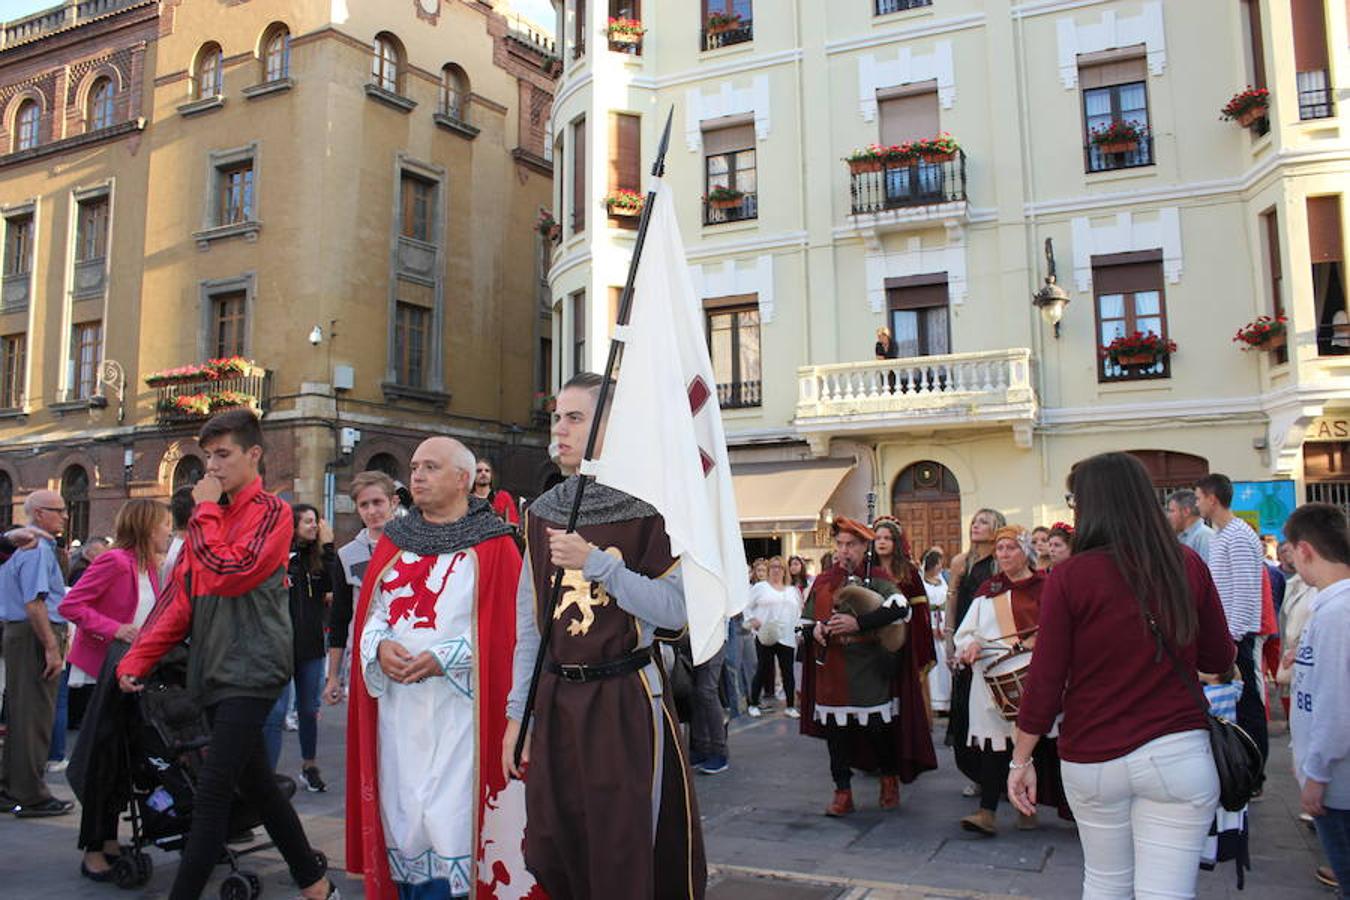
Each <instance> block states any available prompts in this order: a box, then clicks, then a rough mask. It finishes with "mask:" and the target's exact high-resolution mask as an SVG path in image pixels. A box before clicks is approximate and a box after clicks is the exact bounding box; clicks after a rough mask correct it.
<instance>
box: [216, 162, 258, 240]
mask: <svg viewBox="0 0 1350 900" xmlns="http://www.w3.org/2000/svg"><path fill="white" fill-rule="evenodd" d="M217 171H218V172H219V179H218V181H219V185H220V196H219V200H218V205H217V207H216V211H217V218H216V225H220V226H223V225H238V224H240V223H243V222H252V221H253V160H251V159H249V160H245V161H243V162H240V163H234V164H232V165H229V166H226V167H224V168H221V169H218V170H217Z"/></svg>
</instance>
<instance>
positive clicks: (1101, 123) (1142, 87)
mask: <svg viewBox="0 0 1350 900" xmlns="http://www.w3.org/2000/svg"><path fill="white" fill-rule="evenodd" d="M1147 77H1148V76H1147V69H1146V67H1145V64H1144V58H1143V57H1142V56H1137V57H1130V58H1128V59H1114V60H1111V61H1108V62H1103V63H1099V64H1096V65H1080V66H1079V69H1078V83H1079V85H1081V87H1082V89H1083V141H1084V154H1085V156H1086V160H1087V171H1088V172H1107V171H1110V170H1112V169H1129V168H1134V167H1136V166H1151V165H1153V162H1154V160H1153V136H1152V135H1151V134H1150V133H1149V125H1148V86H1147V84H1146V81H1145V79H1146V78H1147ZM1116 123H1130V124H1133V125H1134V126H1136V128H1137V129H1138V130H1139V132H1140V133H1139V139H1138V140H1137V141H1133V142H1128V141H1127V142H1123V143H1121V144H1119V145H1118V146H1113V145H1112V144H1099V143H1097V142H1095V141H1094V140H1093V132H1094V131H1096V130H1099V129H1105V128H1109V127H1111V126H1112V125H1115V124H1116Z"/></svg>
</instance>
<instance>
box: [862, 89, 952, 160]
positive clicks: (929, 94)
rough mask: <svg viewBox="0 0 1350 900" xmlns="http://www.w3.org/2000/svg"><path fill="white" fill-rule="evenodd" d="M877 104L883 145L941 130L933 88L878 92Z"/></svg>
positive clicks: (932, 133)
mask: <svg viewBox="0 0 1350 900" xmlns="http://www.w3.org/2000/svg"><path fill="white" fill-rule="evenodd" d="M877 107H878V111H879V113H880V116H881V143H882V144H884V145H886V146H890V145H891V144H903V143H905V142H906V141H912V140H915V139H917V138H930V137H933V136H934V135H935V134H937V133H938V131H939V130H940V128H939V125H938V94H937V91H936V90H932V91H924V92H922V93H918V94H912V93H911V94H904V95H901V96H891V97H880V96H879V97H878V103H877Z"/></svg>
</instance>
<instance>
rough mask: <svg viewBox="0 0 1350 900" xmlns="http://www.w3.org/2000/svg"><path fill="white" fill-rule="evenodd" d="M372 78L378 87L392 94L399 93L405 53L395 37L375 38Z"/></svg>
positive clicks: (371, 65) (389, 35)
mask: <svg viewBox="0 0 1350 900" xmlns="http://www.w3.org/2000/svg"><path fill="white" fill-rule="evenodd" d="M370 77H371V80H372V81H374V82H375V86H376V87H378V88H381V89H382V90H386V91H388V92H389V93H391V94H397V93H399V89H400V87H401V86H402V82H403V51H402V49H401V48H400V46H399V43H398V39H397V38H395V37H394V36H393V35H391V34H379V35H376V36H375V55H374V57H373V58H372V59H371V64H370Z"/></svg>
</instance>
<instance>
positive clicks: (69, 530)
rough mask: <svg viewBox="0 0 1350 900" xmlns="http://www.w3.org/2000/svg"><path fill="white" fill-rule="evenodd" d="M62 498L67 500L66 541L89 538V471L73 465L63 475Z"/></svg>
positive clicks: (82, 541) (80, 540)
mask: <svg viewBox="0 0 1350 900" xmlns="http://www.w3.org/2000/svg"><path fill="white" fill-rule="evenodd" d="M61 499H62V500H64V501H66V511H67V512H69V513H70V517H69V518H68V519H66V542H67V544H69V542H71V541H79V542H80V543H81V544H83V543H84V542H85V541H87V540H89V473H88V472H86V471H85V470H84V467H82V466H71V467H70V468H68V469H66V471H65V473H64V474H62V476H61Z"/></svg>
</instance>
